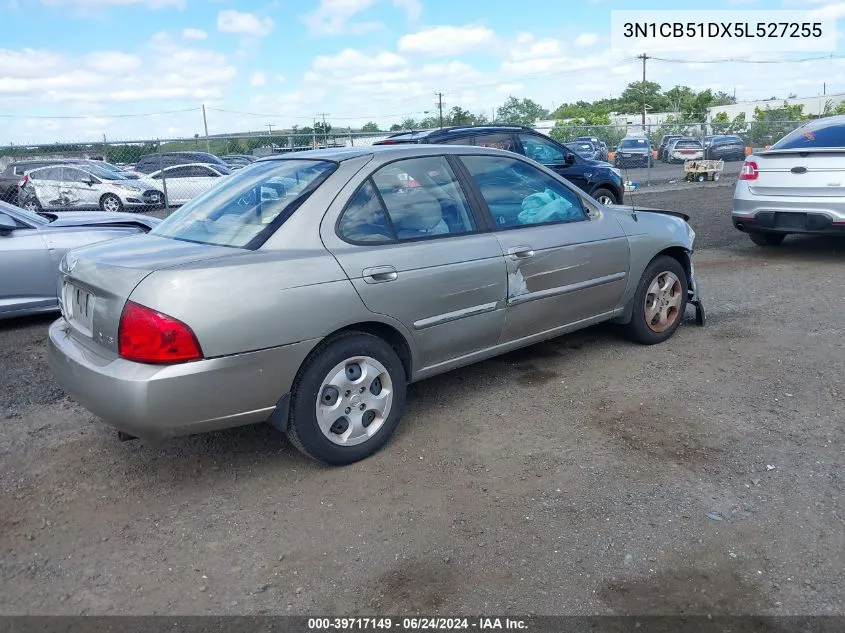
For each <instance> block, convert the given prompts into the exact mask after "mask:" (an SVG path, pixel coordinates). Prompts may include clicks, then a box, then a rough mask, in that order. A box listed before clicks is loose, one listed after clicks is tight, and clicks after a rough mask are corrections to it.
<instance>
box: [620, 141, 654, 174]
mask: <svg viewBox="0 0 845 633" xmlns="http://www.w3.org/2000/svg"><path fill="white" fill-rule="evenodd" d="M651 152H652V149H651V143H650V142H649V140H648V139H647V138H643V137H642V136H629V137H627V138H623V139H622V140H621V141H619V147H617V148H616V155H615V156H614V158H613V164H614V165H616V166H617V167H651V165H652V158H651Z"/></svg>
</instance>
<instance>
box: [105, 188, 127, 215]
mask: <svg viewBox="0 0 845 633" xmlns="http://www.w3.org/2000/svg"><path fill="white" fill-rule="evenodd" d="M100 209H102V210H103V211H106V212H108V213H120V212H121V211H123V202H121V201H120V198H118V197H117V196H116V195H114V194H113V193H107V194H106V195H104V196H103V197H102V198H100Z"/></svg>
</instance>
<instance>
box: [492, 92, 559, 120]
mask: <svg viewBox="0 0 845 633" xmlns="http://www.w3.org/2000/svg"><path fill="white" fill-rule="evenodd" d="M548 116H549V111H548V110H546V109H545V108H544V107H543V106H541V105H540V104H539V103H536V102H534V101H532V100H531V99H517V98H516V97H513V96H510V97H508V98H507V100H506V101H505V102H504V103H503V104H502V106H501V107H499V108H498V109H497V110H496V121H498V122H500V123H514V124H518V125H531V124H532V123H534V121H536V120H537V119H545V118H546V117H548Z"/></svg>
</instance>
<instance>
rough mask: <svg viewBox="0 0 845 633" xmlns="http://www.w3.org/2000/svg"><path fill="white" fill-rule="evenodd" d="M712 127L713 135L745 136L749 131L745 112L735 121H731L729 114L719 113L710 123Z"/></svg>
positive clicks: (736, 117)
mask: <svg viewBox="0 0 845 633" xmlns="http://www.w3.org/2000/svg"><path fill="white" fill-rule="evenodd" d="M710 127H711V128H712V130H713V134H745V133H746V132H747V131H748V123H747V122H746V121H745V112H740V113H739V114H737V115H736V116H735V117H734V118H733V121H731V120H730V117H728V113H727V112H717V113H716V116H714V117H713V120H712V122H711V123H710Z"/></svg>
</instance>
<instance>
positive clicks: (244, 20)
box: [217, 9, 276, 37]
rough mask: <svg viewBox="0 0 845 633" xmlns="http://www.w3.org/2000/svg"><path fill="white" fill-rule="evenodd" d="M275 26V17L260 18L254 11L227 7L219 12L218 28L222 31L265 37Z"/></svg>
mask: <svg viewBox="0 0 845 633" xmlns="http://www.w3.org/2000/svg"><path fill="white" fill-rule="evenodd" d="M275 27H276V23H275V21H274V20H273V18H270V17H264V18H259V17H258V16H257V15H255V14H254V13H244V12H243V11H235V10H233V9H227V10H225V11H221V12H220V13H218V14H217V30H218V31H220V32H221V33H235V34H238V35H247V36H251V37H265V36H267V35H270V33H271V32H272V31H273V29H274V28H275Z"/></svg>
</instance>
